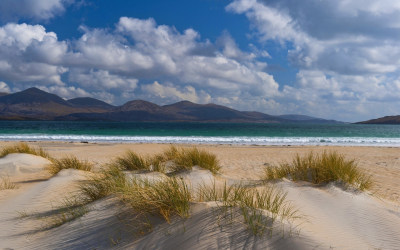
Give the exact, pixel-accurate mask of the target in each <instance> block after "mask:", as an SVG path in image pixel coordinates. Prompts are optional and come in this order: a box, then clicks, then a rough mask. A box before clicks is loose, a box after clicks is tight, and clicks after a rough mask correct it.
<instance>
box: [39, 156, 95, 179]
mask: <svg viewBox="0 0 400 250" xmlns="http://www.w3.org/2000/svg"><path fill="white" fill-rule="evenodd" d="M69 168H72V169H78V170H83V171H91V170H92V168H93V164H92V163H90V162H88V161H81V160H79V159H78V158H76V157H75V156H68V157H64V158H61V159H53V163H52V164H51V165H49V166H48V167H47V170H48V171H49V172H50V173H51V174H53V175H55V174H57V173H58V172H60V171H61V170H63V169H69Z"/></svg>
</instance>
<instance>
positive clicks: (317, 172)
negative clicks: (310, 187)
mask: <svg viewBox="0 0 400 250" xmlns="http://www.w3.org/2000/svg"><path fill="white" fill-rule="evenodd" d="M284 177H286V178H289V179H291V180H293V181H298V180H302V181H308V182H312V183H314V184H322V183H328V182H334V181H337V182H342V183H344V184H345V185H350V186H353V187H355V188H358V189H360V190H365V189H369V188H371V186H372V184H373V182H372V179H371V176H369V175H367V174H365V173H364V172H363V171H362V170H361V169H360V168H359V167H358V166H357V163H356V162H355V160H346V159H345V157H344V156H343V155H340V154H338V153H337V152H329V153H328V152H326V151H324V152H323V153H322V154H319V155H318V154H314V153H312V152H311V153H309V154H308V155H306V156H303V157H302V156H299V155H296V157H295V158H294V159H293V161H292V163H291V164H290V163H283V164H281V165H280V166H279V167H275V168H270V167H269V168H266V170H265V179H267V180H273V179H281V178H284Z"/></svg>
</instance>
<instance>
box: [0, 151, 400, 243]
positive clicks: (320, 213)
mask: <svg viewBox="0 0 400 250" xmlns="http://www.w3.org/2000/svg"><path fill="white" fill-rule="evenodd" d="M56 145H57V146H55V147H53V148H52V147H50V146H49V147H48V148H49V149H52V150H49V151H50V153H53V152H59V155H62V156H63V155H66V153H65V152H68V153H71V152H72V153H74V152H80V153H78V154H77V155H78V156H80V157H81V158H83V159H89V160H91V159H93V160H94V161H97V162H107V160H110V159H111V158H112V156H118V155H120V154H121V153H123V152H124V151H125V150H126V149H127V148H129V146H131V147H134V148H141V150H142V151H141V152H140V153H152V152H154V153H158V152H160V150H162V149H164V148H166V146H162V145H161V146H160V145H155V146H154V145H153V146H149V145H134V146H132V145H109V146H107V145H101V146H97V147H96V146H95V145H89V146H88V147H84V146H82V145H78V146H76V145H64V144H56ZM110 148H113V150H111V151H110V150H109V149H110ZM102 149H104V152H103V154H101V150H102ZM208 149H211V150H210V151H214V152H216V153H217V155H218V156H219V158H220V159H221V163H222V167H223V168H222V170H223V174H222V175H218V176H216V177H214V176H213V175H212V174H211V173H209V172H208V171H205V170H202V169H200V168H195V169H194V170H193V171H192V172H182V173H181V174H180V176H179V177H181V178H182V179H183V180H185V181H186V182H187V183H188V184H189V185H190V186H191V187H192V188H193V190H194V189H195V188H196V187H198V185H200V184H203V183H208V184H211V183H213V182H218V183H221V182H223V181H224V180H227V182H228V183H237V182H240V181H243V180H246V181H247V182H244V183H248V182H253V183H256V182H257V180H259V179H260V178H261V173H262V171H261V170H262V168H263V167H264V164H263V163H269V164H272V163H274V162H277V161H278V162H279V161H280V159H282V158H279V157H282V155H286V156H287V158H290V157H291V156H292V155H293V154H294V153H296V152H300V153H302V152H308V151H309V149H308V148H301V147H299V148H296V149H293V148H279V149H276V148H272V149H271V148H267V149H265V148H260V147H256V148H251V147H248V148H240V147H239V148H235V147H231V148H230V147H227V146H222V147H214V146H211V147H208ZM314 149H315V148H314ZM317 149H318V148H317ZM318 150H320V149H318ZM339 150H342V151H343V152H346V154H347V155H353V156H354V157H358V156H361V155H365V156H366V157H365V158H361V157H360V158H358V159H360V160H359V161H360V167H362V168H364V169H367V170H368V169H369V166H372V165H375V163H376V162H381V164H382V165H384V164H383V163H382V162H385V164H386V166H383V167H382V169H381V170H382V171H381V172H379V171H378V170H377V169H374V168H371V173H372V174H373V176H374V177H377V178H376V179H377V183H378V187H375V188H376V189H375V190H373V192H374V194H373V195H372V194H370V193H355V192H353V191H351V190H349V191H346V190H343V189H341V188H339V187H336V186H335V185H332V184H331V185H328V186H325V187H315V186H313V185H310V184H307V183H292V182H289V181H282V182H279V183H277V185H279V186H280V187H281V188H282V189H283V190H284V191H286V192H288V196H287V197H288V199H289V200H291V201H292V202H293V205H294V206H295V207H297V208H298V209H299V211H300V213H301V214H303V215H304V216H305V218H306V220H305V219H302V220H298V221H296V225H298V224H300V225H299V226H298V227H297V229H300V231H299V234H297V231H296V230H292V231H290V227H289V225H288V224H285V225H282V226H283V228H285V236H284V237H282V236H283V234H282V232H280V231H279V230H277V231H276V232H275V233H274V234H273V236H272V237H268V236H263V237H261V238H257V237H254V236H251V235H250V234H249V232H248V231H247V230H246V227H245V225H243V224H241V223H239V222H238V221H237V222H235V223H233V224H232V225H224V226H222V227H221V224H223V223H221V222H218V216H217V215H216V213H215V211H214V208H213V207H214V206H215V204H213V203H196V204H194V205H193V206H192V215H191V217H190V218H189V219H187V220H185V221H184V222H183V221H182V220H174V221H173V222H172V223H171V224H168V223H165V222H163V221H162V220H160V219H155V218H153V219H152V223H153V226H154V228H153V232H151V233H149V234H146V235H136V234H133V233H132V232H133V228H135V222H134V221H132V220H131V219H132V218H131V217H132V214H130V213H127V211H125V209H124V208H123V206H121V204H119V203H118V202H117V200H116V199H115V198H112V197H109V198H106V199H103V200H100V201H97V202H95V203H94V204H92V206H91V209H90V212H89V213H87V214H86V215H84V216H83V217H82V218H80V219H77V220H74V221H72V222H69V223H66V224H64V225H62V226H60V227H57V228H54V229H51V230H47V231H43V230H41V228H43V226H45V223H46V222H45V221H44V220H41V219H37V218H33V217H26V218H21V217H20V215H21V213H18V211H19V212H27V213H35V214H42V215H43V214H46V213H51V211H52V210H53V209H54V208H55V206H56V205H57V204H59V203H60V202H61V201H62V199H63V198H64V197H67V196H70V195H71V193H72V192H74V191H76V190H77V184H78V183H80V182H81V181H83V180H85V179H86V178H87V173H85V172H83V171H78V170H63V171H61V172H60V173H59V174H58V175H56V176H54V177H52V178H50V179H48V180H45V179H43V176H45V172H44V171H43V170H42V168H43V167H44V166H45V165H46V164H48V161H47V160H45V159H43V158H40V157H37V156H30V155H25V154H12V155H9V156H7V157H5V158H3V159H0V173H7V174H8V175H9V176H10V178H11V179H13V180H17V182H18V185H19V186H20V187H19V188H18V189H15V190H0V249H2V248H11V249H94V248H96V249H109V248H116V249H210V248H211V249H216V248H217V249H244V248H245V249H249V248H251V249H266V248H267V249H313V248H315V249H330V248H334V249H398V248H399V246H400V206H399V202H398V200H397V199H396V197H398V196H396V194H399V193H400V192H399V188H398V186H397V182H395V181H394V180H392V179H391V178H392V177H393V176H398V175H399V172H400V171H399V167H398V165H397V164H396V157H398V156H397V153H398V151H397V150H392V149H385V150H383V149H374V148H366V149H362V148H361V149H360V148H349V149H348V148H339ZM51 151H53V152H51ZM279 151H280V153H276V154H273V153H274V152H279ZM90 152H92V154H91V153H90ZM268 152H269V153H268ZM271 152H272V153H271ZM68 153H67V154H68ZM118 153H119V154H118ZM246 153H247V154H246ZM368 153H370V154H371V155H372V156H367V154H368ZM374 153H375V155H377V156H376V158H374V157H373V154H374ZM74 154H75V153H74ZM79 154H82V155H79ZM266 154H267V155H266ZM100 155H103V156H102V157H101V156H100ZM83 156H86V157H83ZM257 162H258V163H257ZM391 163H393V164H391ZM256 164H259V166H258V167H257V165H256ZM376 173H378V174H376ZM28 176H29V178H28ZM35 176H36V179H35ZM131 176H133V174H131ZM389 176H390V177H389ZM25 177H26V178H28V179H27V180H28V181H26V182H24V181H23V179H24V178H25ZM136 177H138V178H143V179H149V180H150V181H156V180H159V179H163V178H166V177H165V175H163V174H158V173H157V174H154V173H142V174H138V175H136ZM394 183H396V184H394ZM377 190H378V191H377ZM383 191H386V192H387V193H388V195H387V196H384V195H379V193H380V192H383ZM383 197H385V198H383ZM386 198H394V199H391V200H386ZM124 211H125V212H124ZM126 221H129V223H126ZM292 229H293V228H292ZM289 232H291V233H292V234H291V236H289V235H288V233H289Z"/></svg>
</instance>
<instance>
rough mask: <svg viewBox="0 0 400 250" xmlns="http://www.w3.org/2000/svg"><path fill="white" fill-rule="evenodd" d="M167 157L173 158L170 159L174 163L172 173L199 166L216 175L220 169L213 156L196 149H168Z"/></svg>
mask: <svg viewBox="0 0 400 250" xmlns="http://www.w3.org/2000/svg"><path fill="white" fill-rule="evenodd" d="M168 156H174V158H172V159H171V160H172V161H173V163H174V167H173V170H174V171H180V170H186V169H192V167H193V166H199V167H201V168H204V169H208V170H210V171H211V172H212V173H213V174H216V173H218V172H219V171H220V169H221V167H220V166H219V162H218V160H217V157H216V156H215V155H214V154H212V153H209V152H207V151H205V150H199V149H197V148H189V149H185V148H182V149H180V150H179V149H176V148H175V147H173V148H171V149H170V151H169V154H168Z"/></svg>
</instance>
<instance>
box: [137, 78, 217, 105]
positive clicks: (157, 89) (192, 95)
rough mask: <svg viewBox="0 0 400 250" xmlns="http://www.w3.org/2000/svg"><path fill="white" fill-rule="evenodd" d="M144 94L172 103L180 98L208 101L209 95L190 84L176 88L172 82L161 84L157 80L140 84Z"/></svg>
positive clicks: (197, 101) (192, 100) (201, 101)
mask: <svg viewBox="0 0 400 250" xmlns="http://www.w3.org/2000/svg"><path fill="white" fill-rule="evenodd" d="M141 89H142V91H143V92H144V94H147V97H149V98H154V97H156V98H159V99H160V101H162V102H165V103H172V102H176V101H181V100H187V101H191V102H195V103H208V102H210V100H211V96H210V95H209V94H208V93H206V92H205V91H199V93H198V91H196V89H195V88H194V87H192V86H189V85H188V86H184V87H183V88H180V89H178V88H176V87H175V86H174V85H173V84H163V85H161V84H160V83H158V82H157V81H155V82H154V83H153V84H147V85H142V87H141Z"/></svg>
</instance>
